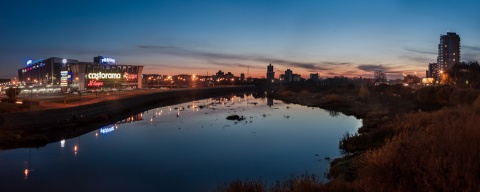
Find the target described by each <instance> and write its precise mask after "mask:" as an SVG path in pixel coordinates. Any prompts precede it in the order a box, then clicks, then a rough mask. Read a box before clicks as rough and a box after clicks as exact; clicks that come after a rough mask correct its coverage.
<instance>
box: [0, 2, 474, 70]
mask: <svg viewBox="0 0 480 192" xmlns="http://www.w3.org/2000/svg"><path fill="white" fill-rule="evenodd" d="M0 4H1V5H0V25H1V32H0V57H1V58H2V59H1V61H0V66H1V70H0V78H13V77H15V76H17V75H18V69H20V68H22V67H25V65H26V61H27V60H29V59H32V60H38V59H42V58H44V59H46V58H49V57H60V58H68V59H76V60H79V61H84V62H92V61H93V57H95V56H98V55H102V56H104V57H111V58H114V59H115V60H116V63H117V64H132V65H142V66H145V68H144V71H143V72H144V74H161V75H176V74H196V75H207V73H208V75H212V74H215V73H216V72H218V71H219V70H222V71H224V72H232V73H233V74H234V75H236V76H240V73H245V75H247V76H251V77H258V78H261V77H265V76H266V71H267V65H268V64H270V63H271V64H272V65H273V66H274V70H275V72H276V73H275V77H276V78H278V75H279V74H283V73H284V72H285V70H286V69H291V70H292V71H293V73H297V74H300V75H301V76H302V77H306V78H308V77H309V74H310V73H319V75H320V77H323V78H325V77H332V76H340V75H342V76H347V77H359V76H362V77H367V78H369V77H372V76H373V72H374V71H377V70H382V71H384V72H386V73H387V78H388V79H396V78H401V77H402V74H415V73H417V75H418V76H421V77H423V76H425V70H427V65H428V63H434V62H436V58H437V53H438V48H437V46H438V43H439V41H440V35H441V34H446V33H447V31H448V32H456V33H457V34H459V35H460V38H461V60H462V61H467V62H468V61H480V22H479V20H480V10H479V9H478V8H479V7H480V1H477V0H457V1H451V0H430V1H429V0H330V1H327V0H300V1H294V0H208V1H207V0H136V1H133V0H132V1H131V0H121V1H120V0H82V1H70V0H64V1H53V0H41V1H38V0H15V1H2V2H1V3H0Z"/></svg>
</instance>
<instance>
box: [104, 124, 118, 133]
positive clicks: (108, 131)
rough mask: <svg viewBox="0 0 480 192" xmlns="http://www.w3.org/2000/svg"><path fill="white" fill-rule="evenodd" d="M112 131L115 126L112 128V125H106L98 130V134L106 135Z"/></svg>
mask: <svg viewBox="0 0 480 192" xmlns="http://www.w3.org/2000/svg"><path fill="white" fill-rule="evenodd" d="M112 131H115V126H113V125H108V126H105V127H102V128H100V133H102V134H107V133H110V132H112Z"/></svg>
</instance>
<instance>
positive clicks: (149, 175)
mask: <svg viewBox="0 0 480 192" xmlns="http://www.w3.org/2000/svg"><path fill="white" fill-rule="evenodd" d="M255 98H257V99H255ZM232 115H238V116H239V118H238V119H237V120H234V121H229V120H227V117H229V116H232ZM240 117H242V118H240ZM144 119H145V120H144ZM358 126H360V124H359V121H358V120H356V119H355V118H353V117H346V116H344V115H342V114H338V115H337V118H331V117H330V116H329V113H328V112H325V111H323V110H321V109H313V110H312V109H311V108H308V107H304V106H299V105H294V104H285V103H283V102H281V101H278V100H273V99H270V98H268V97H267V94H265V93H260V94H242V95H238V94H237V95H232V96H228V97H221V98H210V99H203V100H195V101H191V102H188V103H183V104H178V105H172V106H166V107H155V108H153V109H150V110H147V111H144V112H142V113H139V114H137V115H131V116H128V117H126V118H125V119H123V120H119V121H115V122H112V123H109V124H108V125H102V126H99V127H100V128H97V129H94V130H91V132H89V133H86V134H85V133H82V134H84V135H82V136H77V137H74V138H70V139H68V138H67V137H65V136H63V137H62V139H61V141H59V143H60V146H61V147H60V148H59V147H58V143H53V144H52V145H47V146H45V147H42V148H38V149H28V150H32V153H31V154H30V153H29V163H28V164H25V165H22V166H17V165H16V164H15V163H14V161H17V160H18V161H17V162H24V161H25V154H26V153H25V152H26V151H25V149H15V150H9V151H6V152H4V153H2V152H0V160H2V159H5V158H12V159H14V161H12V162H6V161H0V169H1V170H2V171H4V172H3V173H0V179H1V180H2V181H4V182H5V183H11V186H10V185H8V186H7V189H14V188H15V186H20V190H30V189H34V188H38V187H42V189H45V190H48V189H52V190H53V189H55V190H68V189H69V187H68V186H79V187H78V189H77V190H79V191H91V190H100V191H115V190H127V191H133V190H136V191H155V190H158V189H162V190H165V191H209V190H210V191H211V190H213V189H215V188H216V186H217V185H218V184H221V183H223V182H228V181H231V180H235V179H259V178H262V180H266V181H275V180H283V179H284V178H288V177H289V176H290V174H292V173H294V174H297V175H299V174H302V173H305V172H306V171H308V172H310V173H314V174H316V175H317V176H320V178H322V177H321V176H322V175H323V173H324V172H325V171H326V170H327V169H328V164H329V162H328V161H329V160H330V157H331V158H334V157H336V156H338V155H340V153H339V149H338V141H339V139H340V138H341V136H342V135H343V134H344V133H345V132H353V131H355V130H356V128H358ZM79 132H80V131H79ZM80 138H81V141H82V142H80ZM80 150H81V151H80ZM17 153H23V155H22V156H21V157H23V158H18V159H17V158H15V157H16V154H17ZM30 155H31V156H32V157H34V158H35V159H38V160H37V161H36V164H35V168H36V169H37V170H48V171H36V172H35V173H34V174H31V171H32V169H31V167H30ZM11 170H12V171H11ZM67 170H68V171H67ZM10 171H11V172H15V173H16V174H20V171H22V172H23V173H22V176H21V178H20V179H22V178H23V179H26V178H28V179H29V181H30V182H31V184H29V185H23V184H22V183H21V182H20V181H19V180H18V179H16V178H14V177H11V178H10V177H7V176H6V175H8V174H9V173H10ZM60 175H61V176H60ZM43 178H56V179H55V181H56V182H59V183H68V185H65V186H63V185H62V186H58V183H54V182H52V181H51V180H48V179H43ZM68 178H78V180H79V181H76V180H71V179H68ZM86 178H88V179H86ZM105 178H111V179H105ZM85 180H88V181H89V182H88V183H84V182H82V181H85ZM13 185H15V186H13ZM17 188H18V187H17Z"/></svg>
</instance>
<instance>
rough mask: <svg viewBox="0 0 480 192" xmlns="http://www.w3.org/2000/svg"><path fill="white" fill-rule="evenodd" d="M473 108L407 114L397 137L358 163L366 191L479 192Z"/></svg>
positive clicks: (478, 135)
mask: <svg viewBox="0 0 480 192" xmlns="http://www.w3.org/2000/svg"><path fill="white" fill-rule="evenodd" d="M472 110H473V108H472V107H465V106H463V107H455V108H448V109H443V110H439V111H435V112H430V113H425V112H424V113H414V114H406V115H403V116H402V117H401V118H398V119H397V120H395V121H394V122H393V123H394V124H397V126H396V131H397V132H398V133H397V134H396V136H395V137H393V138H392V139H390V140H388V141H387V142H386V144H385V145H384V146H382V147H380V148H378V149H375V150H370V151H368V152H366V153H365V154H364V155H363V156H362V158H361V159H360V161H359V166H358V168H359V171H358V180H357V181H356V185H357V188H361V189H365V191H476V190H478V188H479V187H480V183H479V182H478V181H479V180H480V175H479V174H478V173H479V172H480V164H479V163H478V161H479V160H480V153H479V151H480V148H479V146H480V129H478V126H477V125H476V121H478V119H480V115H479V114H478V113H472V112H473V111H472Z"/></svg>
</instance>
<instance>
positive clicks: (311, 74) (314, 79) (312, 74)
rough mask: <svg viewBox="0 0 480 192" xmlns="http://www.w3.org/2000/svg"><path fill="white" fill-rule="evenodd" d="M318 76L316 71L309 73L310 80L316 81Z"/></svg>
mask: <svg viewBox="0 0 480 192" xmlns="http://www.w3.org/2000/svg"><path fill="white" fill-rule="evenodd" d="M318 79H320V77H319V76H318V73H310V80H311V81H313V82H317V81H318Z"/></svg>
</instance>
